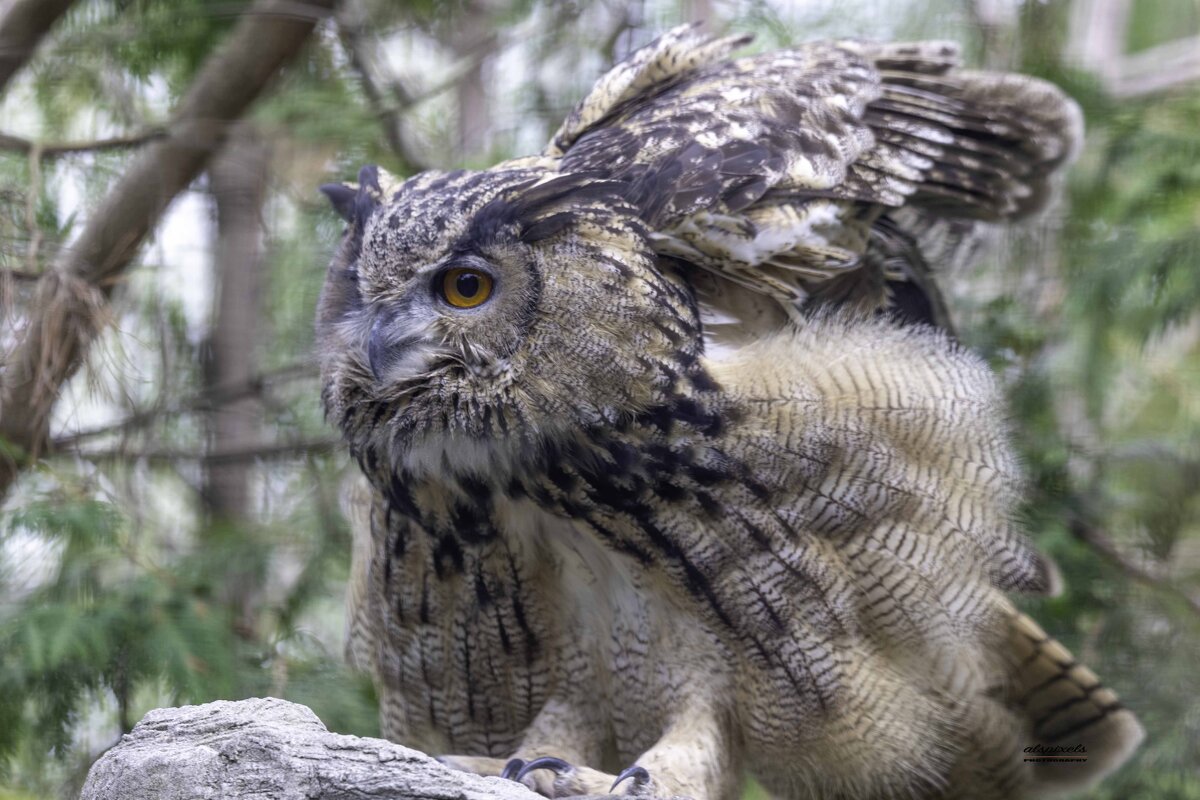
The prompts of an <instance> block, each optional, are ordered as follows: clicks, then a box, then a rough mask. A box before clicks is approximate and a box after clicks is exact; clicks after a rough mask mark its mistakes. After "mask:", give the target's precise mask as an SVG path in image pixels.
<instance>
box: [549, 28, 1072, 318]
mask: <svg viewBox="0 0 1200 800" xmlns="http://www.w3.org/2000/svg"><path fill="white" fill-rule="evenodd" d="M747 41H748V37H744V36H734V37H726V38H722V39H714V38H709V37H705V36H703V35H701V34H700V33H699V32H698V31H697V30H696V28H695V27H684V28H678V29H676V30H674V31H671V32H670V33H668V34H667V35H666V36H664V37H662V38H661V39H660V40H658V41H656V42H655V43H653V44H651V45H649V46H647V47H646V48H643V49H642V50H640V51H638V52H637V53H635V54H634V55H633V56H632V57H631V58H630V59H629V60H628V61H626V62H624V63H623V64H621V65H619V66H617V67H616V68H614V69H613V70H612V71H611V72H610V73H609V74H608V75H606V76H605V77H604V78H602V79H601V80H600V82H599V83H598V84H597V86H596V88H595V89H593V91H592V92H591V93H589V95H588V96H587V97H586V98H585V99H584V100H583V102H581V103H580V105H579V106H578V107H577V108H576V109H575V111H574V112H573V113H572V114H571V116H570V117H569V118H568V120H567V121H566V122H565V123H564V125H563V127H562V128H561V129H560V130H559V132H558V133H557V134H556V135H555V137H554V139H553V141H552V143H551V145H550V146H549V147H548V148H547V150H546V154H547V155H554V156H559V157H561V163H560V166H559V169H560V170H561V171H564V172H577V171H587V172H593V173H596V174H598V175H601V176H603V177H604V178H607V179H610V180H614V181H618V182H623V183H624V185H626V186H627V187H628V188H627V190H626V191H627V197H628V198H629V199H630V201H631V202H632V203H633V205H634V206H635V207H636V208H638V209H639V212H640V214H641V215H642V217H643V219H644V220H645V221H646V222H647V223H648V224H649V226H650V228H651V229H652V231H653V240H654V244H655V247H656V248H658V249H659V251H660V252H661V253H662V254H664V255H669V256H671V257H673V258H676V259H682V260H684V261H686V262H687V263H689V264H691V265H692V266H694V267H698V268H700V269H703V270H707V271H708V272H710V273H712V274H713V275H715V276H716V277H717V278H718V279H719V280H718V282H717V283H716V284H715V285H714V284H706V285H707V286H708V287H709V288H708V291H707V292H706V296H705V297H704V298H702V299H703V300H704V301H705V302H707V303H709V304H712V305H717V306H720V305H722V303H723V302H724V303H725V305H726V306H728V307H727V308H725V309H722V310H723V311H726V312H728V311H729V307H732V306H733V305H737V303H736V302H734V301H732V300H730V298H729V297H727V296H726V295H728V294H729V293H736V292H740V291H752V292H757V293H760V294H762V295H765V296H767V297H770V298H772V299H774V300H776V301H778V302H779V303H780V304H781V305H782V306H783V307H784V308H785V309H786V310H787V311H789V312H790V311H791V309H792V308H793V307H794V306H795V305H796V304H798V303H802V302H804V301H805V300H806V299H809V298H812V297H814V296H816V297H818V298H823V299H829V298H837V302H841V303H848V304H850V305H858V306H862V307H866V308H872V307H876V306H878V305H880V304H883V305H886V304H887V303H888V302H889V298H891V297H894V296H896V292H894V291H890V290H888V291H882V290H879V289H878V287H881V286H882V285H883V282H884V281H885V280H887V281H893V282H894V281H898V280H911V281H914V284H915V291H916V292H917V293H918V294H923V295H928V294H929V293H930V292H933V293H936V291H937V290H936V287H935V286H933V284H932V282H931V280H929V275H928V274H927V273H928V265H929V264H930V263H933V260H932V259H931V258H930V257H929V254H926V253H923V252H922V249H923V248H924V247H925V245H926V243H925V237H924V236H923V234H924V233H925V232H927V231H928V230H931V229H933V228H936V227H937V225H936V224H935V223H936V222H937V220H939V219H941V218H946V219H964V220H970V221H975V220H978V221H983V222H996V221H1004V220H1009V219H1016V218H1020V217H1022V216H1026V215H1029V214H1031V213H1033V212H1035V211H1037V210H1038V209H1040V208H1041V207H1043V206H1044V204H1045V202H1046V199H1047V197H1048V196H1049V195H1050V194H1051V181H1050V178H1049V176H1050V174H1051V173H1052V172H1053V170H1054V168H1055V167H1056V166H1058V165H1059V164H1061V163H1063V162H1064V161H1066V160H1067V159H1069V158H1070V157H1071V155H1072V154H1073V153H1074V151H1075V149H1076V148H1077V147H1078V143H1079V141H1080V138H1081V135H1082V122H1081V117H1080V114H1079V109H1078V107H1077V106H1076V105H1075V104H1074V102H1073V101H1071V100H1070V98H1068V97H1066V96H1065V95H1064V94H1063V93H1062V92H1061V91H1059V90H1058V89H1057V88H1056V87H1054V86H1052V85H1050V84H1048V83H1046V82H1044V81H1039V80H1036V79H1033V78H1028V77H1025V76H1019V75H1009V74H1002V73H989V72H975V71H969V70H963V69H960V68H959V55H958V49H957V47H956V46H955V45H954V44H952V43H948V42H915V43H900V44H876V43H864V42H855V41H839V42H814V43H809V44H805V45H801V46H798V47H795V48H793V49H790V50H783V51H778V52H773V53H767V54H763V55H756V56H750V57H747V58H741V59H737V60H725V59H726V57H727V56H728V55H729V53H730V52H731V51H732V50H733V49H735V48H736V47H738V46H740V45H742V44H744V43H745V42H747ZM905 208H913V209H916V212H915V213H914V214H908V215H904V214H895V213H893V212H894V211H896V210H900V209H905ZM907 221H913V222H916V223H918V229H916V230H912V231H908V232H905V231H903V226H904V224H906V222H907ZM898 227H899V228H900V232H901V233H907V235H908V236H909V239H910V244H911V246H909V247H907V248H897V247H896V246H895V242H896V241H897V236H896V233H897V228H898ZM943 230H945V228H943ZM953 230H954V233H955V235H956V236H957V237H958V239H959V240H960V241H959V242H957V243H956V245H958V244H961V243H962V240H966V239H969V238H970V237H973V236H976V235H978V228H977V227H976V226H973V225H970V224H966V225H959V226H956V227H954V229H953ZM951 249H956V250H957V252H969V251H970V250H971V248H969V247H965V246H959V247H956V248H953V247H943V248H942V252H948V251H949V250H951ZM848 269H861V270H865V271H873V272H874V273H876V274H875V275H864V276H863V277H861V278H855V279H849V278H847V277H846V272H847V270H848ZM918 273H921V274H919V275H918ZM829 281H837V283H838V288H836V289H835V288H833V287H824V286H823V284H824V283H825V282H829ZM859 289H861V290H862V291H861V292H860V291H859ZM727 300H728V301H729V302H725V301H727ZM918 305H924V306H926V307H929V308H936V309H941V308H942V306H943V304H942V302H941V299H940V297H930V296H927V297H926V300H925V302H924V303H923V304H922V303H918ZM936 316H937V317H939V318H937V319H934V320H933V321H936V322H941V323H943V324H946V320H945V319H944V318H940V317H942V316H943V315H942V314H941V313H940V312H939V313H938V314H937V315H936ZM784 318H785V316H784V315H779V316H777V317H772V318H770V319H769V320H767V322H766V325H767V327H766V328H764V332H765V330H769V329H770V326H773V325H775V324H777V323H778V322H779V320H781V319H784Z"/></svg>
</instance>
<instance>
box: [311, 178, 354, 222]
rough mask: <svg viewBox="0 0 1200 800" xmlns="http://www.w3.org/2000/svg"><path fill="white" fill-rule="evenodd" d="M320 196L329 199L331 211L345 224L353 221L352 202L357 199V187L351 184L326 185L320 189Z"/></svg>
mask: <svg viewBox="0 0 1200 800" xmlns="http://www.w3.org/2000/svg"><path fill="white" fill-rule="evenodd" d="M320 190H321V194H323V195H325V197H327V198H328V199H329V203H330V205H332V206H333V210H334V211H336V212H337V213H338V216H340V217H341V218H342V219H344V220H346V222H353V221H354V206H355V203H354V200H355V198H357V197H358V186H357V185H355V184H353V183H326V184H322V185H321V187H320Z"/></svg>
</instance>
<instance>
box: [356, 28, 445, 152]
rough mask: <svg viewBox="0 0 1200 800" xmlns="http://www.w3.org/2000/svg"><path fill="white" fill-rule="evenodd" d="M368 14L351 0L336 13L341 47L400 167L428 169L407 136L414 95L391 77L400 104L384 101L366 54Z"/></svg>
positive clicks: (381, 90)
mask: <svg viewBox="0 0 1200 800" xmlns="http://www.w3.org/2000/svg"><path fill="white" fill-rule="evenodd" d="M365 17H366V14H365V11H364V10H363V9H362V8H359V7H357V6H356V5H349V4H347V5H346V6H343V8H342V13H339V14H338V17H337V23H338V31H339V32H340V33H341V36H340V38H341V40H342V47H344V48H345V50H346V55H347V56H349V58H350V66H351V67H353V68H354V71H355V72H357V73H358V77H359V81H360V82H361V83H362V88H363V94H365V95H366V96H367V102H368V103H369V104H370V106H371V110H372V111H373V112H374V113H375V116H376V117H378V118H379V121H380V123H381V124H382V125H383V133H384V136H385V137H386V138H387V142H388V147H390V148H391V150H392V153H393V154H394V155H395V156H396V158H397V160H399V161H400V168H401V170H402V171H404V172H405V173H414V172H420V171H422V170H425V169H428V166H426V165H425V164H423V163H421V160H420V159H419V158H417V156H416V155H414V154H413V152H412V149H411V148H410V147H409V146H408V143H407V142H405V140H404V121H403V109H405V108H407V107H410V106H411V105H412V103H413V98H412V96H411V95H410V94H409V93H408V91H407V90H406V89H405V88H404V87H403V86H402V85H400V84H399V83H398V82H396V81H391V82H389V85H388V86H387V89H388V90H390V92H391V94H392V95H394V96H395V97H396V98H397V100H398V102H399V106H398V107H391V108H389V107H387V104H386V103H385V101H384V87H381V86H380V85H379V83H378V82H377V81H376V80H375V76H374V74H373V73H372V71H371V69H372V64H371V58H370V57H369V55H368V54H367V50H368V44H367V42H366V40H365V36H366V34H365V32H364V29H365Z"/></svg>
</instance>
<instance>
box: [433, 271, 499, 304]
mask: <svg viewBox="0 0 1200 800" xmlns="http://www.w3.org/2000/svg"><path fill="white" fill-rule="evenodd" d="M440 287H441V292H442V299H443V300H445V301H446V302H447V303H449V304H450V305H452V306H454V307H455V308H475V307H476V306H479V305H482V304H483V303H484V302H485V301H486V300H487V299H488V298H489V297H491V296H492V276H491V275H488V274H487V273H486V272H483V271H481V270H477V269H470V268H467V267H455V268H454V269H448V270H446V271H445V272H444V273H442V280H441V283H440Z"/></svg>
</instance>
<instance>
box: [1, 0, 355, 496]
mask: <svg viewBox="0 0 1200 800" xmlns="http://www.w3.org/2000/svg"><path fill="white" fill-rule="evenodd" d="M335 4H336V0H306V2H296V0H259V2H258V3H256V4H255V5H254V6H253V7H252V8H251V9H250V11H249V12H248V13H247V14H246V15H245V16H244V17H243V18H242V20H241V21H240V22H239V23H238V26H237V27H236V28H235V29H234V31H233V33H232V34H231V35H230V36H229V38H228V40H227V41H226V43H225V45H224V46H223V47H221V48H220V49H219V50H218V51H217V52H216V53H214V54H213V55H212V56H210V57H209V58H208V60H207V61H206V62H205V64H204V66H203V67H202V68H201V70H200V73H199V74H198V75H197V76H196V79H195V80H194V81H193V83H192V85H191V87H190V88H189V89H188V92H187V94H185V95H184V97H183V99H182V100H181V101H180V104H179V107H178V108H177V109H176V111H175V113H174V115H173V118H172V121H171V124H170V126H169V131H168V133H167V135H166V136H165V137H164V138H162V139H160V140H158V141H156V142H154V143H153V144H151V145H149V146H148V147H147V148H146V150H145V151H144V152H143V153H142V154H141V155H140V156H139V157H138V158H137V159H136V160H135V161H134V162H133V164H132V165H131V166H130V168H129V170H128V171H127V172H126V173H125V174H124V176H123V177H122V178H121V179H120V180H119V181H118V182H117V184H116V186H114V187H113V188H112V190H111V191H109V193H108V195H107V196H106V197H105V200H104V202H103V204H102V205H101V206H100V207H99V208H97V209H96V210H95V211H94V212H93V213H92V214H91V216H90V217H89V218H88V223H87V225H86V226H85V227H84V229H83V232H82V233H81V234H80V235H79V237H78V238H77V239H75V241H73V242H71V243H70V245H69V246H67V247H63V248H62V249H61V250H59V254H58V257H57V259H56V261H55V263H54V265H53V266H52V268H51V269H49V270H47V271H46V274H45V275H44V276H43V277H42V278H41V279H40V280H39V281H38V287H37V289H36V291H35V296H34V299H33V301H32V303H31V305H30V308H29V311H28V314H27V315H26V323H27V324H26V325H25V328H24V331H23V336H22V338H21V340H20V342H19V343H18V344H17V345H16V346H15V348H14V349H13V351H12V352H11V353H8V354H6V356H7V357H6V358H5V359H4V372H3V380H2V383H0V498H2V497H3V496H4V495H5V494H6V493H7V491H8V488H9V486H11V485H12V483H13V481H14V480H15V479H16V477H17V475H18V474H19V472H20V470H21V469H22V468H24V467H25V466H26V465H27V464H29V463H30V462H31V461H32V460H33V459H35V458H36V457H37V456H38V454H39V452H40V451H41V450H42V449H43V448H44V447H45V445H46V434H47V430H48V427H49V418H50V410H51V408H52V406H53V404H54V401H55V399H56V398H57V396H58V392H59V390H60V388H61V387H62V384H63V383H64V382H65V381H66V380H67V379H68V378H70V377H71V375H72V374H74V372H75V370H76V369H78V368H79V365H80V363H81V362H82V360H83V357H84V355H85V354H86V352H87V348H88V346H89V345H90V344H91V342H92V340H93V339H94V338H95V337H96V335H97V333H98V332H99V330H100V327H101V324H102V319H103V316H104V313H105V310H106V306H107V302H108V296H109V294H110V293H111V292H112V289H113V286H115V285H116V284H117V282H118V281H119V280H120V277H121V274H122V273H123V272H124V270H125V268H126V267H127V266H128V265H129V262H130V261H132V260H133V258H134V256H135V255H136V254H137V251H138V248H139V247H140V246H141V243H142V240H143V239H145V237H146V235H147V234H148V233H149V232H150V230H151V229H152V228H153V227H154V225H155V224H156V223H157V221H158V219H159V217H160V216H161V215H162V213H163V211H165V210H166V208H167V206H168V205H169V204H170V203H171V201H172V200H173V199H174V198H175V196H176V195H177V194H179V193H180V192H181V191H183V190H184V189H185V188H186V187H187V186H188V184H189V183H191V182H192V180H193V179H194V178H195V177H196V175H198V174H199V173H200V171H201V170H202V169H203V168H204V165H205V163H206V162H207V161H208V159H209V157H210V156H211V155H212V154H213V153H214V152H215V151H216V150H217V149H218V148H219V147H220V145H221V144H222V142H223V140H224V137H225V132H226V129H227V127H228V125H229V124H230V123H231V122H233V121H234V120H237V119H238V118H239V117H241V115H242V114H243V113H245V111H246V109H247V108H249V107H250V104H251V103H252V102H253V101H254V100H255V99H256V98H257V97H258V96H259V95H260V94H261V93H262V92H263V91H264V90H265V89H266V87H267V85H268V84H269V83H270V82H271V80H272V79H273V78H274V77H275V75H276V74H277V73H278V71H279V68H280V67H282V66H283V65H284V64H285V63H286V62H287V61H289V60H290V59H292V58H293V57H294V56H295V55H296V54H297V53H298V52H299V51H300V48H301V47H303V45H304V43H305V41H307V39H308V34H309V33H310V32H311V31H312V29H313V27H314V26H315V25H316V23H317V20H318V19H320V18H321V17H323V16H325V15H327V14H328V12H329V11H330V9H332V8H333V7H334V5H335Z"/></svg>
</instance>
